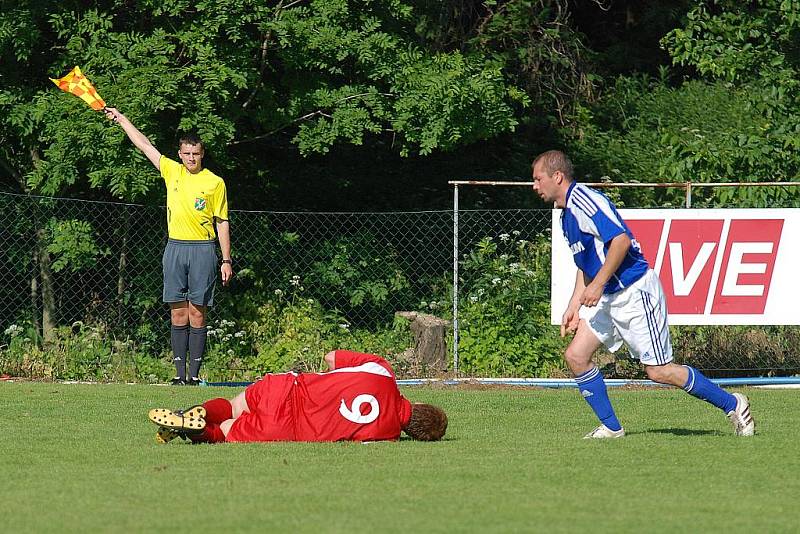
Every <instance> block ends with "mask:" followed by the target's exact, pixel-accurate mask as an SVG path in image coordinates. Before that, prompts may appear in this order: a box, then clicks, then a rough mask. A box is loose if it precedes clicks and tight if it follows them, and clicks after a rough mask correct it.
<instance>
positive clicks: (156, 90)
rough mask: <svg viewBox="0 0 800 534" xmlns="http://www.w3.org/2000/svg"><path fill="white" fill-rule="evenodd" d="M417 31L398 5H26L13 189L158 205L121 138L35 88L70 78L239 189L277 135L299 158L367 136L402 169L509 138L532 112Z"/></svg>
mask: <svg viewBox="0 0 800 534" xmlns="http://www.w3.org/2000/svg"><path fill="white" fill-rule="evenodd" d="M413 28H414V16H413V8H412V6H410V5H408V4H406V3H404V2H401V1H395V2H391V3H388V4H385V3H383V2H363V3H355V2H353V3H351V2H343V1H339V0H314V1H312V2H310V3H304V2H303V3H301V2H292V3H290V4H288V5H286V6H284V3H282V2H279V3H277V4H276V5H267V4H264V3H263V2H257V1H255V0H206V1H198V2H194V3H192V4H191V5H189V4H187V3H186V2H183V1H182V0H173V1H167V2H162V1H160V0H159V1H154V0H148V1H145V2H139V3H134V4H131V3H130V2H123V1H121V0H107V1H105V2H100V3H97V4H93V5H92V6H86V7H76V6H74V5H67V4H63V3H62V4H52V5H45V4H36V5H35V7H33V4H32V3H31V5H29V4H28V2H22V3H20V7H19V8H18V9H12V10H5V9H4V10H3V11H2V12H0V60H2V63H3V65H4V67H5V69H4V71H5V72H4V75H3V77H2V78H0V111H1V112H0V125H2V127H3V132H2V133H1V134H0V141H2V143H0V158H2V161H3V162H5V164H6V165H7V167H8V168H10V169H12V172H13V173H15V174H16V175H17V177H18V180H17V181H18V182H19V184H20V186H21V188H23V189H25V190H27V189H31V190H34V191H37V192H42V193H45V194H49V195H55V194H63V192H64V191H67V190H69V189H72V188H76V189H79V190H85V189H86V188H95V189H100V190H103V191H106V192H108V193H110V194H111V195H113V196H114V197H117V198H124V199H141V198H145V197H146V196H147V195H148V193H149V192H151V191H152V190H155V191H156V192H158V191H159V189H158V188H159V187H160V185H159V183H158V181H157V180H155V179H154V178H155V173H154V172H153V171H152V169H151V168H150V164H149V162H148V161H147V160H146V159H145V158H144V157H143V156H142V155H141V154H140V153H138V151H137V150H136V149H135V148H133V147H132V146H131V144H130V143H129V142H128V141H127V139H125V136H124V134H123V133H122V131H121V130H120V129H119V128H118V127H116V126H114V125H112V124H110V123H109V122H108V121H107V120H106V119H105V118H104V117H103V115H102V114H100V113H97V112H95V111H92V110H91V109H90V108H89V107H88V106H86V104H85V103H83V102H82V101H80V100H79V99H77V98H75V97H72V96H69V95H66V94H63V93H60V92H59V91H58V90H57V89H55V87H54V86H53V85H52V84H50V82H48V81H47V80H46V77H47V76H50V77H60V76H62V75H63V74H64V73H66V72H68V71H69V70H70V69H71V68H72V67H73V66H74V65H80V66H81V68H82V70H83V71H84V73H85V74H86V75H87V77H88V78H89V79H90V80H92V82H93V83H94V85H95V86H96V88H97V89H98V91H99V93H100V95H101V96H102V97H103V98H104V99H105V101H106V102H107V103H108V104H109V105H111V106H117V107H119V108H120V109H121V110H122V111H123V112H125V113H126V115H128V117H129V118H130V119H131V120H132V122H133V123H134V124H135V125H136V126H138V127H139V129H140V130H142V131H143V132H144V133H145V134H146V135H147V136H148V137H149V138H150V139H151V140H152V141H153V143H154V144H155V145H156V146H157V147H159V148H160V149H161V150H162V152H163V153H166V154H171V153H172V148H171V147H172V146H173V134H174V132H175V130H176V129H180V130H188V129H194V130H197V131H198V133H199V134H200V135H201V137H202V138H203V139H204V142H205V144H206V145H207V146H208V149H209V153H211V154H213V155H214V157H215V158H216V161H217V163H218V164H221V165H222V167H223V168H225V169H227V170H231V169H234V168H237V172H238V173H240V174H241V176H248V175H258V173H257V172H256V171H257V170H259V169H260V168H261V167H262V163H261V162H252V163H249V165H252V168H251V169H249V170H248V169H245V168H242V167H243V166H244V165H248V163H246V162H247V161H248V159H249V158H248V157H247V156H249V155H251V154H249V153H248V152H247V151H248V150H253V152H252V155H256V156H257V155H258V147H257V146H256V145H250V144H249V143H250V142H251V141H253V140H261V139H264V138H268V137H271V136H273V135H275V134H277V133H278V132H284V131H286V132H289V133H290V134H291V135H293V136H294V141H293V142H294V143H295V144H296V146H297V148H298V149H299V151H300V152H302V153H304V154H309V153H312V152H318V153H325V152H327V151H328V150H329V149H330V148H331V147H332V146H333V145H335V144H338V143H350V144H356V145H359V144H362V143H364V142H365V139H366V138H367V137H370V136H372V137H377V138H380V137H386V138H388V137H391V140H392V143H393V144H394V146H395V147H396V148H397V149H398V150H399V151H400V153H402V154H405V155H409V154H413V153H420V154H430V153H432V152H434V151H441V150H451V149H453V148H455V147H458V146H462V145H465V144H468V143H471V142H474V141H476V140H480V139H486V138H491V137H493V136H496V135H498V134H500V133H504V132H509V131H513V129H514V128H515V126H516V125H517V124H518V122H519V118H518V113H519V110H520V109H521V108H522V107H524V106H525V105H526V104H527V101H528V99H527V96H526V95H525V94H524V93H523V92H522V91H520V90H519V89H517V88H516V87H515V86H514V84H513V82H511V81H509V80H508V79H507V76H506V75H505V73H504V72H503V65H502V64H501V63H498V62H497V61H486V58H485V57H484V55H483V54H481V53H477V52H472V53H462V52H460V51H457V50H455V51H450V52H443V51H437V50H430V49H428V48H426V47H425V45H424V43H420V41H419V39H417V38H416V37H415V36H414V31H413ZM232 146H237V147H238V148H237V149H236V150H235V154H232V153H231V152H230V147H232ZM234 155H240V156H241V155H244V156H245V157H244V158H242V159H241V160H239V161H237V162H234V161H233V160H232V156H234ZM249 171H252V172H249ZM87 177H88V183H84V180H85V179H86V178H87Z"/></svg>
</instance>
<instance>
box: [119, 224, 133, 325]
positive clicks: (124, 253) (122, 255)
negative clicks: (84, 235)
mask: <svg viewBox="0 0 800 534" xmlns="http://www.w3.org/2000/svg"><path fill="white" fill-rule="evenodd" d="M124 214H125V215H124V216H123V224H122V246H121V247H120V252H119V271H118V272H119V274H118V275H117V320H118V321H119V324H125V321H124V318H123V317H122V313H123V310H125V309H126V306H125V304H124V303H123V302H122V301H123V298H124V296H125V287H126V286H127V284H126V278H125V276H126V272H125V268H126V267H127V265H128V230H129V226H130V213H129V212H128V209H127V208H125V212H124Z"/></svg>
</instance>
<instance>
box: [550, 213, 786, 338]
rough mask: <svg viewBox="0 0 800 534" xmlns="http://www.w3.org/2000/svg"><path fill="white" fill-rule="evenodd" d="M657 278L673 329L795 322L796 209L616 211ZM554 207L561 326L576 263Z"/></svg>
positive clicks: (554, 295) (556, 314)
mask: <svg viewBox="0 0 800 534" xmlns="http://www.w3.org/2000/svg"><path fill="white" fill-rule="evenodd" d="M620 213H621V215H622V217H623V218H624V219H625V220H626V222H627V223H628V226H629V227H630V229H631V231H632V232H633V234H634V236H635V237H636V240H637V241H638V242H639V245H640V246H641V248H642V251H643V252H644V255H645V258H647V261H648V263H649V264H650V267H652V268H653V269H654V270H655V271H656V273H658V276H659V278H660V279H661V284H662V286H663V287H664V293H665V294H666V297H667V307H668V308H669V314H670V315H669V321H670V324H673V325H681V324H684V325H704V324H754V325H755V324H758V325H778V324H800V314H798V313H796V312H795V309H796V308H795V307H794V306H793V302H792V300H793V298H792V296H793V295H795V294H797V291H798V290H797V282H798V276H797V272H798V269H800V253H798V250H800V247H798V246H793V245H792V244H793V243H798V242H800V210H795V209H763V210H762V209H731V210H690V209H681V210H620ZM560 217H561V210H553V222H552V230H553V237H552V240H553V248H552V250H553V262H552V265H553V267H552V269H553V271H552V282H551V284H552V286H551V289H552V292H551V300H550V303H551V320H552V322H553V324H560V323H561V316H562V314H563V312H564V310H565V309H566V306H567V303H568V302H569V298H570V296H571V295H572V289H573V285H574V282H575V273H576V269H575V265H574V263H573V261H572V255H571V252H570V249H569V246H568V244H567V243H566V240H565V239H564V236H563V234H562V232H561V227H560V223H559V221H560Z"/></svg>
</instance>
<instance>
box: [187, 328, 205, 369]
mask: <svg viewBox="0 0 800 534" xmlns="http://www.w3.org/2000/svg"><path fill="white" fill-rule="evenodd" d="M205 351H206V327H205V326H202V327H200V328H195V327H193V326H192V327H190V328H189V378H199V376H200V364H202V363H203V353H204V352H205Z"/></svg>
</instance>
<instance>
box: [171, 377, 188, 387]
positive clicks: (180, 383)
mask: <svg viewBox="0 0 800 534" xmlns="http://www.w3.org/2000/svg"><path fill="white" fill-rule="evenodd" d="M172 385H173V386H185V385H186V380H184V379H183V378H178V377H177V376H176V377H175V378H173V379H172Z"/></svg>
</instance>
